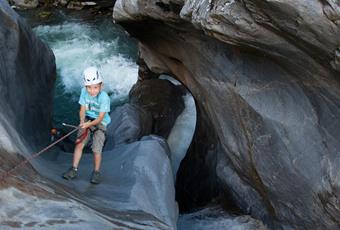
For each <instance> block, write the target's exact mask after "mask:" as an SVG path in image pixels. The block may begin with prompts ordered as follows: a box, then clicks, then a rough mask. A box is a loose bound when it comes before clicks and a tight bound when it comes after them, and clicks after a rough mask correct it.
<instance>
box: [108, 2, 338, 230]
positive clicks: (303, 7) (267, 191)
mask: <svg viewBox="0 0 340 230" xmlns="http://www.w3.org/2000/svg"><path fill="white" fill-rule="evenodd" d="M172 4H176V7H178V6H180V7H181V10H178V8H174V7H171V5H172ZM154 12H158V13H157V15H156V16H155V15H154ZM113 18H114V20H116V21H118V22H119V23H120V24H121V25H123V26H124V27H125V28H126V29H127V31H128V32H129V33H130V34H131V35H132V36H134V37H136V38H137V39H139V41H140V42H141V45H140V53H141V55H140V56H141V57H142V58H143V59H144V60H145V62H146V63H147V65H148V67H149V68H150V69H151V70H152V71H154V72H157V73H168V74H172V75H175V76H176V77H177V78H178V79H179V80H180V81H181V82H182V83H183V84H184V85H185V86H186V87H188V89H189V90H190V91H191V93H192V94H193V96H194V97H195V99H196V103H197V110H198V119H202V122H201V121H200V120H198V123H199V124H200V123H202V124H203V125H201V126H202V127H201V128H198V129H197V132H199V133H198V134H196V135H195V140H194V141H193V145H196V146H199V147H196V148H195V147H194V146H192V147H191V150H192V151H191V152H189V155H188V156H187V157H186V159H185V160H184V162H183V163H182V166H183V165H185V166H186V168H182V169H180V173H182V175H185V176H186V177H187V178H186V180H183V181H184V182H183V184H178V183H177V187H182V188H183V187H184V189H183V190H186V192H187V196H191V198H192V197H195V199H193V204H192V205H193V206H192V207H195V206H197V205H202V202H203V203H204V202H207V200H209V196H211V197H210V198H213V197H214V196H215V195H216V194H218V193H219V194H224V196H225V198H232V200H233V202H234V203H235V204H236V205H237V206H238V207H239V208H240V209H241V210H242V211H243V212H246V213H250V214H252V215H253V216H254V217H257V218H260V219H262V220H264V221H265V223H267V224H268V225H269V226H270V227H272V228H284V229H289V228H295V229H337V228H339V224H340V223H339V219H340V212H339V208H338V207H339V202H340V201H339V199H340V190H339V188H340V184H339V181H340V180H339V178H340V170H339V166H340V158H339V151H340V140H339V138H338V137H339V136H340V133H339V130H340V129H339V128H340V109H339V108H340V85H339V44H340V36H339V35H340V29H339V4H338V3H337V2H336V1H302V0H301V1H256V0H252V1H250V0H244V1H205V0H200V1H199V0H197V1H185V2H184V1H172V2H169V1H157V2H155V1H138V0H135V1H124V0H119V1H117V3H116V5H115V7H114V12H113ZM204 125H209V127H206V128H204ZM207 133H208V134H209V136H212V137H216V138H213V140H210V139H209V138H205V137H206V136H208V134H207ZM198 172H199V173H198ZM198 175H199V176H198ZM202 175H203V176H202ZM188 178H190V179H191V180H192V181H197V182H196V183H195V182H192V183H189V185H190V186H188V181H190V179H188ZM199 182H202V183H199ZM212 187H213V188H214V189H216V190H217V191H215V190H214V189H213V190H212ZM198 192H200V194H202V195H199V193H198ZM190 194H191V195H190ZM182 195H183V196H184V197H185V196H186V195H185V194H184V193H183V194H182ZM195 203H196V204H195Z"/></svg>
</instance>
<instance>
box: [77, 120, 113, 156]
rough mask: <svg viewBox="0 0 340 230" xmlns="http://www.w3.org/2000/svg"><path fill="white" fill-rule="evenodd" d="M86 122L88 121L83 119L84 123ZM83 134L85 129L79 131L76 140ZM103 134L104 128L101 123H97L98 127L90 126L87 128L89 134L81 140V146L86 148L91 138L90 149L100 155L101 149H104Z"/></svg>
mask: <svg viewBox="0 0 340 230" xmlns="http://www.w3.org/2000/svg"><path fill="white" fill-rule="evenodd" d="M86 121H88V119H85V122H86ZM84 132H85V129H79V131H78V134H77V138H79V137H80V136H82V135H83V134H84ZM105 132H106V127H105V125H103V124H102V123H99V124H98V125H95V126H91V127H90V128H89V132H88V133H87V136H86V137H85V138H84V139H83V140H82V142H81V143H82V144H84V146H86V145H87V144H88V142H89V140H90V139H91V136H92V146H91V149H92V151H93V152H94V153H97V154H101V153H102V150H103V147H104V142H105Z"/></svg>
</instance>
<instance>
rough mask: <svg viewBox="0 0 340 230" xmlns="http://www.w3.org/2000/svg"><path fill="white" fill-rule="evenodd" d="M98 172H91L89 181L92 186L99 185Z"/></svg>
mask: <svg viewBox="0 0 340 230" xmlns="http://www.w3.org/2000/svg"><path fill="white" fill-rule="evenodd" d="M100 178H101V177H100V172H98V171H93V172H92V175H91V180H90V182H91V183H92V184H99V183H100Z"/></svg>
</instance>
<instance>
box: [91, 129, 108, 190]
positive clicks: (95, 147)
mask: <svg viewBox="0 0 340 230" xmlns="http://www.w3.org/2000/svg"><path fill="white" fill-rule="evenodd" d="M104 142H105V126H100V125H98V129H97V130H96V131H95V132H94V133H93V140H92V151H93V167H94V171H93V173H92V176H91V180H90V182H91V183H93V184H99V183H100V181H101V176H100V173H99V170H100V165H101V161H102V149H103V146H104Z"/></svg>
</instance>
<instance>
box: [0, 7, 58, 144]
mask: <svg viewBox="0 0 340 230" xmlns="http://www.w3.org/2000/svg"><path fill="white" fill-rule="evenodd" d="M55 71H56V70H55V63H54V55H53V53H52V50H51V49H50V48H48V47H47V45H45V44H44V43H43V42H41V41H40V40H39V39H37V37H36V36H35V35H34V34H33V33H32V32H31V30H30V28H29V27H28V26H27V25H26V24H25V23H24V22H23V20H22V19H20V17H19V16H18V15H17V14H16V13H15V12H14V11H13V10H12V9H11V8H10V6H9V5H8V3H7V1H4V0H2V1H0V107H1V122H0V123H1V124H2V126H4V125H5V124H6V128H5V130H7V131H8V132H9V134H8V135H9V136H10V137H11V138H12V139H13V140H15V139H17V138H14V137H15V136H16V135H19V136H21V137H22V139H23V140H24V141H26V144H29V145H31V147H36V146H39V145H42V144H45V143H47V141H48V136H49V127H50V124H51V123H50V122H51V109H52V106H51V102H52V94H51V90H52V89H53V84H54V80H55ZM9 127H11V128H9ZM11 129H14V130H15V132H14V131H13V132H12V131H10V130H11ZM4 135H5V134H4ZM13 143H14V145H15V142H13ZM0 145H6V143H2V144H1V143H0Z"/></svg>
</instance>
